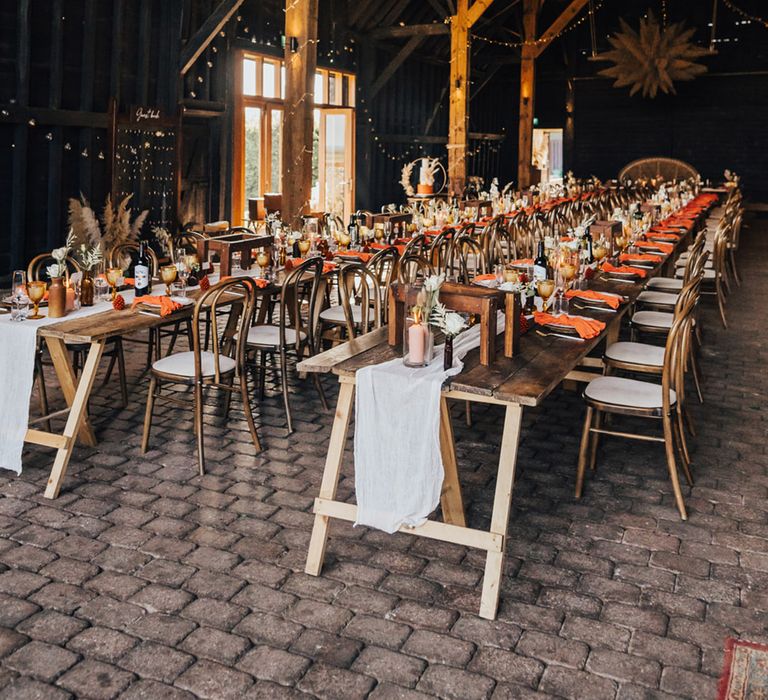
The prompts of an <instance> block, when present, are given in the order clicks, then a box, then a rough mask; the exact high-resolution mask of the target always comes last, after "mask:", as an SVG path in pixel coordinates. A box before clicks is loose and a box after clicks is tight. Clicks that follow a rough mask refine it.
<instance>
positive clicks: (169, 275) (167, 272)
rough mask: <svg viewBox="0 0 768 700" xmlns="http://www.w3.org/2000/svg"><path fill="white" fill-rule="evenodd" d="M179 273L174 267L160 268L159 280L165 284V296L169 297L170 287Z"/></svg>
mask: <svg viewBox="0 0 768 700" xmlns="http://www.w3.org/2000/svg"><path fill="white" fill-rule="evenodd" d="M178 273H179V270H178V268H177V267H176V265H163V266H162V267H161V268H160V279H161V280H162V281H163V282H164V283H165V295H166V296H168V297H169V296H171V285H172V284H173V283H174V282H175V281H176V277H177V275H178Z"/></svg>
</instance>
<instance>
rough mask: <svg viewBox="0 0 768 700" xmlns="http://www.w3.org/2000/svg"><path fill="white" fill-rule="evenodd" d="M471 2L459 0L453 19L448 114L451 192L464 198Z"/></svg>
mask: <svg viewBox="0 0 768 700" xmlns="http://www.w3.org/2000/svg"><path fill="white" fill-rule="evenodd" d="M467 5H468V0H458V7H457V13H456V14H455V15H454V16H453V17H451V82H450V86H449V95H450V100H449V113H448V181H449V183H450V184H449V189H450V191H451V192H453V193H454V194H456V195H461V193H462V191H463V190H464V185H465V183H466V179H467V131H468V128H467V122H468V121H469V115H468V112H467V93H468V82H469V25H468V24H467Z"/></svg>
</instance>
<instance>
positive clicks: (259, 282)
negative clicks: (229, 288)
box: [200, 275, 269, 289]
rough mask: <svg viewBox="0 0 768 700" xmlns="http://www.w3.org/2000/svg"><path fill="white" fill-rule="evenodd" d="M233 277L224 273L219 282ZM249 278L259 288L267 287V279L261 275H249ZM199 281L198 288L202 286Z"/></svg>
mask: <svg viewBox="0 0 768 700" xmlns="http://www.w3.org/2000/svg"><path fill="white" fill-rule="evenodd" d="M233 279H235V277H234V276H233V275H224V277H222V278H221V279H220V280H219V282H224V281H225V280H233ZM251 279H252V280H253V282H254V284H255V285H256V286H257V287H258V288H259V289H264V288H266V287H269V280H265V279H264V278H263V277H251ZM200 282H201V284H200V288H201V289H202V287H203V285H202V280H200Z"/></svg>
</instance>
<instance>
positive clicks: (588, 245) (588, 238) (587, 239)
mask: <svg viewBox="0 0 768 700" xmlns="http://www.w3.org/2000/svg"><path fill="white" fill-rule="evenodd" d="M584 249H585V250H586V251H587V252H586V256H585V257H586V261H587V264H588V265H591V264H592V263H593V262H595V256H594V255H593V254H592V234H591V233H590V232H589V226H587V231H586V233H585V234H584Z"/></svg>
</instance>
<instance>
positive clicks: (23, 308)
mask: <svg viewBox="0 0 768 700" xmlns="http://www.w3.org/2000/svg"><path fill="white" fill-rule="evenodd" d="M28 314H29V299H28V297H27V295H26V294H14V295H13V297H12V298H11V321H26V320H27V316H28Z"/></svg>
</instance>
